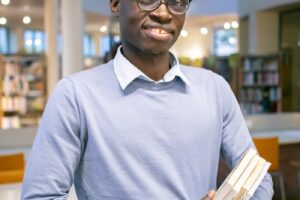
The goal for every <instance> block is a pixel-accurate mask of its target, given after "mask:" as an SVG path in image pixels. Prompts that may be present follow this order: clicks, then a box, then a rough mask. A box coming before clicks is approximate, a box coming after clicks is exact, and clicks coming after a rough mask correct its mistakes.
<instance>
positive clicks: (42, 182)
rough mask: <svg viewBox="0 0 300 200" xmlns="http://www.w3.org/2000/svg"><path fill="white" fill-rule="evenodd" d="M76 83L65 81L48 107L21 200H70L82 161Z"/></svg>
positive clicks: (27, 172)
mask: <svg viewBox="0 0 300 200" xmlns="http://www.w3.org/2000/svg"><path fill="white" fill-rule="evenodd" d="M76 102H77V100H76V95H75V90H74V85H73V82H72V81H71V80H70V79H68V78H65V79H63V80H61V81H60V82H59V83H58V84H57V86H56V87H55V90H54V92H53V94H52V96H51V97H50V98H49V101H48V103H47V105H46V108H45V111H44V114H43V117H42V120H41V123H40V126H39V129H38V133H37V136H36V138H35V141H34V144H33V147H32V150H31V153H30V156H29V161H28V164H27V166H26V172H25V176H24V181H23V187H22V194H21V199H22V200H25V199H26V200H27V199H66V198H67V196H68V193H69V190H70V187H71V186H72V184H73V179H74V172H75V170H76V168H77V165H78V163H79V160H80V157H81V151H82V141H81V139H80V138H81V137H80V115H79V109H78V105H77V103H76Z"/></svg>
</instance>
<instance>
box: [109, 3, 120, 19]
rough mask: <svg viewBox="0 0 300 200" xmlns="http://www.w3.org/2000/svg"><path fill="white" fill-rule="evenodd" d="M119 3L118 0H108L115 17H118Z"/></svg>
mask: <svg viewBox="0 0 300 200" xmlns="http://www.w3.org/2000/svg"><path fill="white" fill-rule="evenodd" d="M119 3H120V0H110V9H111V12H112V14H113V15H114V16H115V17H119Z"/></svg>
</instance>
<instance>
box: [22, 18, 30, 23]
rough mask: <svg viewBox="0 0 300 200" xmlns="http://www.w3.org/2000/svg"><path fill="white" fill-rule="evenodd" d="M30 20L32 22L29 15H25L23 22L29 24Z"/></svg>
mask: <svg viewBox="0 0 300 200" xmlns="http://www.w3.org/2000/svg"><path fill="white" fill-rule="evenodd" d="M30 22H31V19H30V17H28V16H25V17H23V23H24V24H29V23H30Z"/></svg>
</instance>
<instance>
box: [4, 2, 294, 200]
mask: <svg viewBox="0 0 300 200" xmlns="http://www.w3.org/2000/svg"><path fill="white" fill-rule="evenodd" d="M299 19H300V0H268V1H261V0H230V1H226V2H225V1H221V0H193V1H191V3H190V6H189V9H188V11H187V17H186V20H185V25H184V27H183V29H182V31H181V33H180V36H179V38H178V40H177V41H176V43H175V44H174V45H173V46H172V47H171V52H172V53H173V54H175V55H176V56H177V57H178V60H179V62H180V63H181V64H184V65H189V66H192V67H196V68H205V69H208V70H211V71H213V72H215V73H217V74H219V75H221V76H223V77H224V78H225V80H226V81H227V82H228V83H229V84H230V86H231V89H232V90H233V92H234V94H235V97H236V99H237V100H238V102H239V105H240V108H241V111H242V113H243V115H244V118H245V122H246V124H247V126H248V128H249V131H250V134H251V136H252V138H253V140H254V143H255V144H256V146H257V149H258V151H259V153H260V154H261V155H263V156H264V158H265V159H266V160H268V161H269V162H271V163H272V165H271V168H270V170H269V172H270V174H271V175H272V178H273V183H274V197H273V199H288V200H289V199H290V200H296V199H298V200H299V199H300V156H299V154H300V20H299ZM120 41H121V37H120V30H119V21H118V19H117V18H115V17H113V16H112V15H111V10H110V7H109V1H108V0H62V1H60V0H1V1H0V91H1V96H0V199H1V200H2V199H3V200H12V199H19V198H20V194H21V187H22V180H23V175H24V171H25V167H26V161H27V159H28V157H29V156H30V151H31V147H32V144H33V142H34V139H35V136H36V132H37V129H38V126H39V122H40V119H41V117H42V115H43V111H44V108H45V105H46V103H47V99H48V97H49V96H50V95H51V93H52V91H53V88H54V87H55V85H56V83H57V82H58V80H60V79H61V78H62V77H65V76H68V75H70V74H73V73H75V72H78V71H82V70H88V69H90V68H93V67H95V66H98V65H100V64H103V63H105V62H108V61H109V60H111V59H113V58H114V54H115V51H116V48H117V47H118V45H120ZM229 172H230V170H229V168H228V167H227V166H226V164H225V163H224V161H222V160H220V164H219V172H218V181H217V183H218V185H220V184H221V183H222V181H223V180H224V179H225V177H226V176H227V175H228V173H229ZM69 199H71V200H72V199H77V197H76V193H75V189H74V187H72V188H71V191H70V195H69Z"/></svg>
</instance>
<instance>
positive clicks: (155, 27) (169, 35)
mask: <svg viewBox="0 0 300 200" xmlns="http://www.w3.org/2000/svg"><path fill="white" fill-rule="evenodd" d="M114 1H115V2H118V3H115V7H113V3H111V5H112V10H113V9H116V11H117V12H115V14H116V15H118V17H119V21H120V31H121V36H122V39H123V42H124V45H127V44H128V45H130V46H133V47H134V48H136V49H138V50H140V51H144V52H147V53H151V54H154V55H159V54H162V53H166V52H168V51H169V49H170V47H171V46H172V45H173V44H174V43H175V41H176V40H177V38H178V36H179V34H180V31H181V29H182V27H183V24H184V20H185V13H184V14H173V13H171V12H170V11H169V10H168V8H167V5H166V4H161V5H160V6H159V7H158V8H157V9H156V10H153V11H144V10H142V9H140V8H139V7H138V5H137V3H136V0H112V1H111V2H114Z"/></svg>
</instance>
